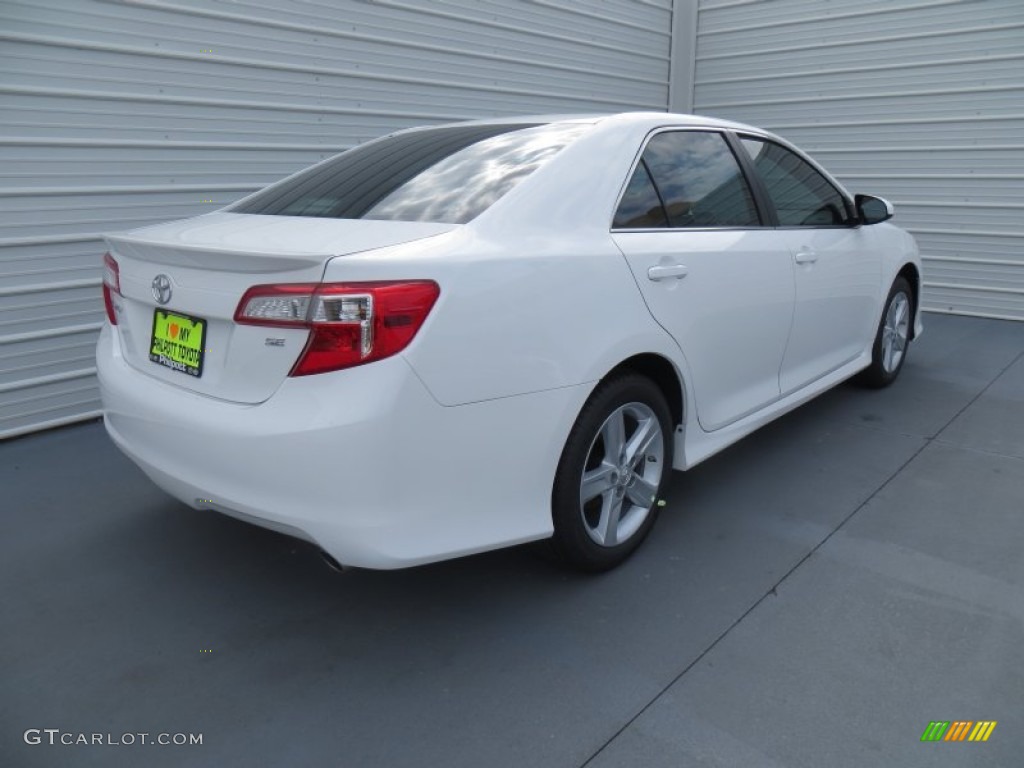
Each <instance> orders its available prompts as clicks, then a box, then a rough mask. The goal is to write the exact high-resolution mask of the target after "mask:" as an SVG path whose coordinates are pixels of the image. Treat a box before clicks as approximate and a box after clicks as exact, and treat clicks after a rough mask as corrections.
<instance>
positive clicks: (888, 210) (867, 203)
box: [854, 195, 896, 224]
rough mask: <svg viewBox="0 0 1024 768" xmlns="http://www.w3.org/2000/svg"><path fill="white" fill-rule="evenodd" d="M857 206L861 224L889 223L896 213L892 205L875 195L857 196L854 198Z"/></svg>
mask: <svg viewBox="0 0 1024 768" xmlns="http://www.w3.org/2000/svg"><path fill="white" fill-rule="evenodd" d="M854 202H855V203H856V205H857V215H858V216H859V217H860V222H861V224H879V223H881V222H883V221H888V220H889V219H891V218H892V215H893V214H894V213H895V212H896V211H895V210H894V209H893V207H892V203H890V202H889V201H888V200H885V199H883V198H881V197H875V196H874V195H857V196H856V197H855V198H854Z"/></svg>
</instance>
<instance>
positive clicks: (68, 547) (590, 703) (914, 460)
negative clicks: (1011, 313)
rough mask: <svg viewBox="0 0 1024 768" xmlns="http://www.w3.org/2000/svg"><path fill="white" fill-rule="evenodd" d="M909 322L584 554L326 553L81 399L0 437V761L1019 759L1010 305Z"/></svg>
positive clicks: (783, 762)
mask: <svg viewBox="0 0 1024 768" xmlns="http://www.w3.org/2000/svg"><path fill="white" fill-rule="evenodd" d="M926 320H927V325H928V330H927V333H926V334H925V336H924V337H923V338H922V339H921V340H920V341H919V342H917V343H915V344H914V345H913V346H912V348H911V352H910V358H909V360H908V363H907V366H906V368H905V369H904V371H903V375H902V377H901V378H900V380H899V381H898V382H897V384H896V385H894V386H893V387H891V388H890V389H888V390H885V391H881V392H873V391H865V390H861V389H858V388H856V387H855V386H853V385H843V386H841V387H838V388H837V389H835V390H833V391H832V392H830V393H828V394H826V395H825V396H823V397H821V398H819V399H818V400H816V401H815V402H813V403H811V404H808V405H807V406H804V407H803V408H802V409H800V410H798V411H796V412H794V413H793V414H791V415H789V416H787V417H785V418H783V419H781V420H779V421H777V422H776V423H774V424H773V425H771V426H769V427H767V428H765V429H763V430H761V431H760V432H759V433H757V434H755V435H753V436H751V437H750V438H748V439H747V440H745V441H744V442H742V443H741V444H739V445H737V446H735V447H734V448H732V449H730V450H728V451H726V452H725V453H723V454H721V455H719V456H717V457H715V458H713V459H711V460H710V461H708V462H706V463H705V464H703V465H701V466H699V467H697V468H696V469H694V470H693V471H691V472H689V473H686V474H685V475H677V476H676V478H675V480H674V485H673V488H672V493H671V496H670V503H669V506H668V507H667V508H666V509H665V512H664V514H663V517H662V519H661V520H660V521H659V524H658V526H657V528H656V529H655V531H654V534H653V536H652V538H651V539H650V540H649V541H648V542H647V544H646V545H645V546H644V547H643V548H642V550H641V551H640V552H639V553H638V554H637V556H636V557H634V558H633V559H632V560H631V561H630V562H629V563H628V564H626V565H625V566H624V567H622V568H620V569H619V570H617V571H615V572H612V573H609V574H605V575H602V576H597V577H584V576H577V575H574V574H571V573H567V572H565V571H562V570H560V569H559V568H557V567H556V566H554V565H552V564H550V563H548V562H546V561H544V560H542V559H539V558H537V557H535V556H534V555H533V554H532V552H531V550H530V549H529V548H520V549H515V550H509V551H504V552H496V553H492V554H487V555H481V556H478V557H472V558H466V559H463V560H460V561H455V562H450V563H443V564H439V565H435V566H428V567H424V568H419V569H414V570H409V571H399V572H390V573H373V572H358V571H357V572H352V573H347V574H344V575H339V574H335V573H333V572H331V571H329V570H327V569H326V568H325V567H324V566H323V564H322V563H321V562H320V561H319V559H318V558H317V556H316V554H315V552H314V551H313V550H312V549H311V548H310V547H308V546H306V545H304V544H300V543H297V542H295V541H293V540H291V539H288V538H286V537H283V536H279V535H277V534H274V533H270V532H268V531H264V530H262V529H259V528H255V527H252V526H248V525H245V524H243V523H239V522H236V521H234V520H230V519H227V518H224V517H220V516H217V515H215V514H210V513H201V512H197V511H193V510H189V509H187V508H185V507H184V506H182V505H181V504H179V503H177V502H175V501H173V500H171V499H170V498H168V497H166V496H164V495H163V494H162V493H161V492H160V491H158V490H157V489H156V488H155V487H153V486H151V485H150V484H149V482H148V481H147V480H146V479H145V477H144V476H143V475H142V474H141V473H140V472H139V471H138V470H136V469H135V468H134V466H133V465H131V464H130V463H129V462H128V461H127V460H126V459H125V458H123V457H122V456H121V455H120V454H119V453H118V452H117V451H116V450H115V449H114V447H113V446H112V444H111V443H110V442H109V440H108V439H107V438H106V436H105V434H104V432H103V429H102V426H101V425H99V424H88V425H82V426H78V427H72V428H66V429H61V430H57V431H53V432H50V433H45V434H40V435H36V436H31V437H27V438H23V439H19V440H16V441H12V442H10V443H7V444H4V445H0V489H2V494H3V495H2V499H3V501H2V507H3V511H2V514H0V568H2V603H3V614H2V615H3V632H2V634H0V658H2V666H3V681H2V692H0V765H4V766H51V765H147V766H165V765H190V766H191V765H196V766H218V767H223V766H236V765H238V766H254V765H275V766H292V765H294V766H313V765H325V766H326V765H336V766H372V767H376V766H381V767H384V768H391V767H392V766H394V767H399V768H401V767H404V766H417V768H418V767H420V766H444V767H445V768H456V767H458V766H472V767H473V768H480V766H488V768H491V767H493V766H516V767H517V768H521V767H522V766H531V767H532V766H572V767H576V766H583V765H590V766H595V767H596V766H601V767H602V768H604V767H606V766H652V767H653V766H743V767H744V768H747V767H751V768H753V767H757V766H808V767H813V768H822V767H823V766H827V767H828V768H842V767H844V766H850V767H851V768H853V767H856V768H864V767H865V766H876V765H887V766H901V768H905V767H911V766H944V765H950V766H1014V765H1020V764H1021V757H1020V755H1021V750H1022V748H1024V554H1022V552H1024V324H1015V323H1009V322H999V321H987V320H978V319H964V318H953V317H946V316H937V315H929V316H928V317H927V318H926ZM201 649H212V652H210V653H201ZM979 719H985V720H997V721H998V723H999V725H998V726H997V727H996V729H995V731H994V732H993V734H992V737H991V738H990V740H989V741H988V742H987V743H984V744H976V743H937V744H923V743H921V742H920V741H919V739H920V736H921V734H922V732H923V731H924V729H925V726H926V725H927V724H928V722H929V721H931V720H979ZM29 728H40V729H42V728H58V729H60V730H61V731H62V732H67V733H72V734H77V733H79V732H84V733H87V734H90V733H95V732H100V733H107V732H110V733H112V734H114V736H115V738H117V737H118V736H119V735H120V734H122V733H126V732H127V733H139V732H148V733H150V734H154V735H155V734H156V733H160V732H169V733H175V732H193V733H202V734H203V744H202V746H181V747H175V746H138V745H135V746H99V745H96V746H48V745H46V744H45V743H44V744H42V745H38V746H29V745H26V744H24V742H23V740H22V734H23V732H24V731H25V730H26V729H29Z"/></svg>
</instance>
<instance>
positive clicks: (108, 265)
mask: <svg viewBox="0 0 1024 768" xmlns="http://www.w3.org/2000/svg"><path fill="white" fill-rule="evenodd" d="M115 293H116V294H118V295H119V296H120V295H121V273H120V271H119V270H118V268H117V262H116V261H114V257H113V256H111V255H110V254H109V253H105V254H103V306H105V307H106V308H107V320H109V321H110V324H111V325H117V314H116V313H115V312H114V300H113V294H115Z"/></svg>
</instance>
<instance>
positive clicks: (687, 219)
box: [616, 131, 761, 228]
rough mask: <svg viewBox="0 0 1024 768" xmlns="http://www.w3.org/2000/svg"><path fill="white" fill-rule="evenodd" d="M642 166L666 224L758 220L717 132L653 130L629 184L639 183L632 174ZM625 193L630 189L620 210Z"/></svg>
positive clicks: (746, 224) (680, 225) (751, 222)
mask: <svg viewBox="0 0 1024 768" xmlns="http://www.w3.org/2000/svg"><path fill="white" fill-rule="evenodd" d="M642 168H643V169H645V170H646V172H647V173H649V174H650V178H651V180H652V181H653V183H654V187H655V188H656V190H657V193H658V195H659V196H660V201H661V203H662V204H663V205H664V217H665V218H667V220H668V225H669V226H670V227H673V228H685V227H754V226H758V225H760V223H761V222H760V219H759V218H758V215H757V208H756V207H755V206H754V198H753V195H751V192H750V187H749V186H748V185H747V180H746V179H745V178H744V176H743V173H742V171H741V170H740V166H739V163H738V162H737V160H736V157H735V156H734V155H733V153H732V150H731V149H729V145H728V144H727V143H726V140H725V137H724V136H722V135H721V134H720V133H714V132H709V131H668V132H665V133H659V134H656V135H655V136H654V137H653V138H651V140H650V141H649V142H647V148H646V149H645V150H644V154H643V158H642V162H641V163H640V165H638V166H637V170H636V171H635V172H634V178H633V179H631V180H630V187H633V185H634V182H636V183H637V184H640V182H637V181H636V176H637V174H640V173H641V169H642ZM628 195H629V188H627V194H626V195H625V196H623V200H622V203H621V204H620V212H621V211H622V209H623V206H625V204H626V203H627V199H628ZM616 219H618V215H617V216H616ZM648 226H650V225H648Z"/></svg>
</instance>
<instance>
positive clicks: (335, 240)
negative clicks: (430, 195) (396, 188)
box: [106, 213, 459, 403]
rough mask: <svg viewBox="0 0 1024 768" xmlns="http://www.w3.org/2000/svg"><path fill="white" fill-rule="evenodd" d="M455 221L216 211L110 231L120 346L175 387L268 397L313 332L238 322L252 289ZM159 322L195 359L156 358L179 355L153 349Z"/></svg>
mask: <svg viewBox="0 0 1024 768" xmlns="http://www.w3.org/2000/svg"><path fill="white" fill-rule="evenodd" d="M458 226H459V225H457V224H437V223H429V222H405V221H376V220H366V219H324V218H310V217H293V216H260V215H252V214H237V213H211V214H208V215H205V216H199V217H197V218H193V219H186V220H183V221H175V222H170V223H168V224H160V225H157V226H154V227H146V228H144V229H138V230H133V231H131V232H123V233H117V234H114V235H108V236H107V237H106V241H107V244H108V246H109V250H110V253H111V255H112V256H113V257H114V259H115V260H116V261H117V264H118V269H119V274H120V285H121V295H120V296H115V297H114V303H115V305H116V307H117V314H118V326H117V327H118V329H119V331H120V333H119V335H120V338H121V352H122V354H123V355H124V357H125V360H126V361H127V362H128V364H129V365H131V366H132V367H134V368H137V369H138V370H140V371H142V372H144V373H146V374H147V375H149V376H152V377H154V378H156V379H159V380H161V381H164V382H166V383H168V384H171V385H174V386H177V387H182V388H185V389H189V390H192V391H194V392H198V393H200V394H203V395H208V396H210V397H217V398H221V399H224V400H230V401H233V402H238V403H260V402H263V401H264V400H266V399H267V398H269V397H270V396H271V395H272V394H273V393H274V391H275V390H276V389H277V388H278V387H279V386H280V385H281V382H282V381H284V379H285V378H286V377H287V375H288V372H289V371H290V370H291V368H292V366H293V365H294V363H295V361H296V359H297V358H298V356H299V353H300V352H301V351H302V349H303V347H304V346H305V343H306V338H307V336H308V334H309V332H308V331H307V330H305V329H296V328H265V327H258V326H251V325H238V324H236V323H235V322H234V319H233V318H234V313H235V309H236V308H237V306H238V302H239V300H240V299H241V297H242V294H244V293H245V291H246V290H247V289H248V288H250V287H252V286H254V285H261V284H265V283H317V282H320V280H321V278H322V277H323V274H324V268H325V266H326V264H327V262H328V261H329V260H330V259H332V258H334V257H337V256H345V255H348V254H353V253H359V252H363V251H368V250H373V249H376V248H384V247H387V246H393V245H399V244H401V243H407V242H410V241H412V240H419V239H422V238H426V237H433V236H435V235H440V234H443V233H445V232H448V231H450V230H452V229H456V228H458ZM168 289H169V294H170V295H169V296H167V292H168ZM158 295H159V296H160V298H163V299H166V301H164V302H161V301H159V300H158V298H157V296H158ZM157 310H159V311H160V314H159V315H157ZM192 321H200V322H198V323H193V322H192ZM157 326H159V334H160V335H161V336H163V337H164V338H166V339H169V338H171V336H173V337H174V338H175V339H177V340H178V341H182V342H186V343H187V344H188V345H189V346H190V347H194V348H195V349H201V350H202V352H201V355H200V353H198V352H196V351H194V350H193V351H192V352H189V353H187V354H186V357H187V356H188V355H194V356H195V357H194V359H192V360H191V361H190V362H189V363H184V364H183V363H180V362H178V363H177V365H178V367H179V369H177V370H176V369H172V368H170V367H167V366H166V365H162V364H160V363H159V362H155V361H153V360H151V352H154V354H156V356H157V357H158V358H160V357H162V358H163V359H165V360H167V356H165V355H163V352H167V353H168V354H169V355H172V358H171V359H174V358H175V356H178V357H179V358H180V355H181V352H180V351H179V352H175V353H172V352H170V351H169V349H168V347H167V346H166V345H163V346H161V345H158V346H157V347H156V349H155V351H154V348H153V335H154V331H155V330H156V327H157ZM178 349H179V350H180V349H181V347H179V348H178ZM182 366H184V370H183V369H182ZM188 370H191V373H189V372H187V371H188ZM197 371H198V375H196V372H197Z"/></svg>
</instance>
